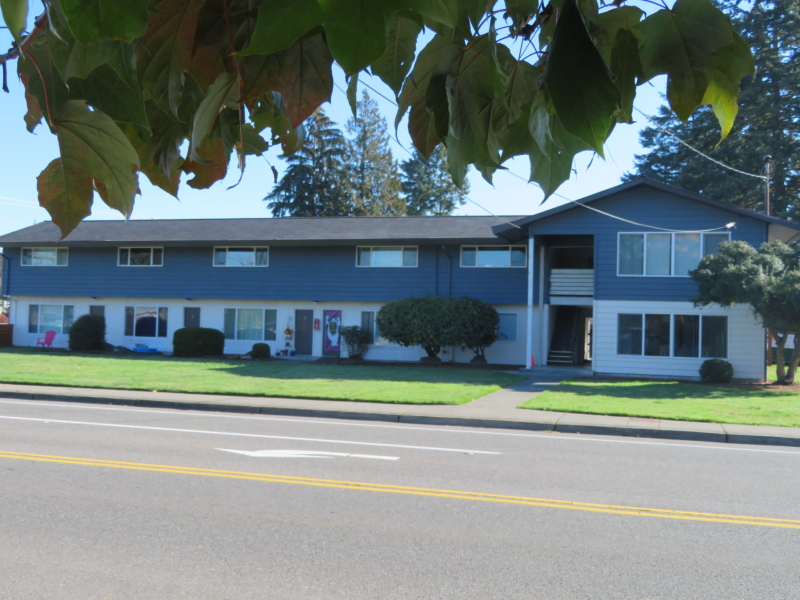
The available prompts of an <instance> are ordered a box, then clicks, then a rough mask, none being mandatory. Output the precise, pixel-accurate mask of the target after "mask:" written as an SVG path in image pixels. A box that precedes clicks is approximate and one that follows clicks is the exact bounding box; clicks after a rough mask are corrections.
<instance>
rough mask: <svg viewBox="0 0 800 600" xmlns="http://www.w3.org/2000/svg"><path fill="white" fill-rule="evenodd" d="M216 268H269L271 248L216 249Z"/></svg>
mask: <svg viewBox="0 0 800 600" xmlns="http://www.w3.org/2000/svg"><path fill="white" fill-rule="evenodd" d="M214 266H215V267H268V266H269V248H268V247H266V246H263V247H257V248H255V247H246V248H234V247H230V248H227V247H226V248H214Z"/></svg>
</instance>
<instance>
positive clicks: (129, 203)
mask: <svg viewBox="0 0 800 600" xmlns="http://www.w3.org/2000/svg"><path fill="white" fill-rule="evenodd" d="M53 120H54V127H55V131H56V135H57V136H58V147H59V149H60V151H61V158H60V159H58V160H56V161H53V162H52V163H50V165H49V166H48V167H47V168H46V169H45V171H44V172H43V173H42V175H40V178H39V185H38V188H39V202H40V204H42V206H44V207H45V208H46V209H47V210H48V211H49V212H50V215H51V217H52V218H53V222H54V223H55V224H56V225H57V226H58V227H59V229H60V230H61V234H62V236H66V235H68V234H69V232H70V231H72V230H73V229H74V228H75V227H77V225H78V223H80V221H81V219H82V218H83V217H85V216H86V215H88V214H89V211H90V207H91V204H92V190H93V189H94V190H96V191H97V193H98V194H99V196H100V197H101V198H102V199H103V201H104V202H105V203H106V204H107V205H108V206H110V207H111V208H113V209H116V210H118V211H120V212H121V213H122V214H123V215H125V217H126V218H127V217H129V216H130V214H131V211H132V210H133V200H134V197H135V196H136V194H138V193H139V186H138V184H137V180H136V171H137V170H138V168H139V156H138V155H137V153H136V150H135V149H134V148H133V146H132V145H131V143H130V142H129V141H128V138H126V137H125V134H124V133H123V132H122V131H121V130H120V128H119V127H117V125H116V124H115V123H114V121H112V120H111V118H110V117H109V116H108V115H106V114H104V113H102V112H100V111H99V110H94V111H93V110H90V109H89V107H88V106H86V104H85V103H84V102H82V101H80V100H69V101H67V102H65V103H64V104H63V105H61V107H60V108H59V110H58V112H56V113H55V115H54V117H53Z"/></svg>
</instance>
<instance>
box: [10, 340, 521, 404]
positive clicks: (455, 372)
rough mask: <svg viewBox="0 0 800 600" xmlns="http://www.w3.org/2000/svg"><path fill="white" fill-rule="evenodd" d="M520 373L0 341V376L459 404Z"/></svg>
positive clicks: (180, 389) (44, 381)
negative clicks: (84, 349) (93, 351)
mask: <svg viewBox="0 0 800 600" xmlns="http://www.w3.org/2000/svg"><path fill="white" fill-rule="evenodd" d="M520 380H522V377H519V376H517V375H510V374H508V373H500V372H497V371H483V370H477V369H474V370H473V369H457V368H447V367H441V368H430V367H416V366H409V367H374V366H350V365H317V364H304V363H293V362H289V361H270V362H260V361H241V360H238V361H225V360H206V359H186V358H171V357H163V356H133V357H131V356H124V357H122V356H98V355H86V354H72V353H67V352H60V351H45V350H35V349H32V348H3V349H0V382H2V383H27V384H40V385H64V386H76V387H91V388H113V389H125V390H157V391H162V392H195V393H200V394H238V395H247V396H280V397H285V398H319V399H326V400H356V401H362V402H394V403H402V404H464V403H466V402H470V401H471V400H474V399H475V398H480V397H481V396H485V395H486V394H490V393H492V392H494V391H497V390H499V389H500V388H503V387H506V386H508V385H511V384H513V383H516V382H518V381H520Z"/></svg>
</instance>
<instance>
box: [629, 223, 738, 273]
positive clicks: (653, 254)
mask: <svg viewBox="0 0 800 600" xmlns="http://www.w3.org/2000/svg"><path fill="white" fill-rule="evenodd" d="M728 241H730V233H727V232H726V233H686V232H683V233H681V232H676V233H620V234H619V244H618V252H617V273H618V275H649V276H653V277H688V276H689V271H691V270H693V269H696V268H697V265H698V264H700V260H701V259H702V258H703V257H704V256H706V255H708V254H716V253H717V252H719V247H720V244H722V243H723V242H728Z"/></svg>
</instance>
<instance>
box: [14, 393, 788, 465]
mask: <svg viewBox="0 0 800 600" xmlns="http://www.w3.org/2000/svg"><path fill="white" fill-rule="evenodd" d="M0 404H23V405H26V406H31V405H33V406H44V407H54V408H73V409H78V410H112V411H123V412H134V413H156V414H165V413H166V414H171V415H185V416H193V417H208V418H215V419H249V420H260V421H277V422H279V423H304V424H306V425H335V426H340V427H372V428H378V429H402V430H406V431H428V432H433V433H467V434H472V435H497V436H505V437H524V438H536V439H544V440H564V441H575V442H601V443H604V444H641V445H645V446H667V447H669V448H699V449H701V450H728V451H731V452H762V453H767V454H796V455H798V456H800V449H798V450H767V449H762V448H741V447H739V446H733V445H727V444H726V445H723V446H713V445H711V444H720V443H721V442H704V444H708V445H702V446H701V445H699V444H684V443H682V442H681V441H680V440H674V441H673V442H655V441H653V442H650V441H647V440H642V439H638V440H632V439H624V440H617V439H605V438H598V437H586V436H589V435H591V434H582V435H575V434H571V433H560V432H553V433H510V432H506V431H481V430H479V429H469V428H459V427H457V426H453V427H447V428H442V427H433V426H426V427H417V426H414V425H379V424H375V423H351V422H348V421H342V422H340V421H330V420H326V419H322V418H319V417H307V418H305V419H292V418H288V417H267V416H264V415H260V414H252V415H225V414H218V413H209V412H201V411H187V410H176V409H169V408H159V409H148V408H129V407H123V406H94V405H88V404H87V405H83V404H79V403H61V402H37V401H35V400H0Z"/></svg>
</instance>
